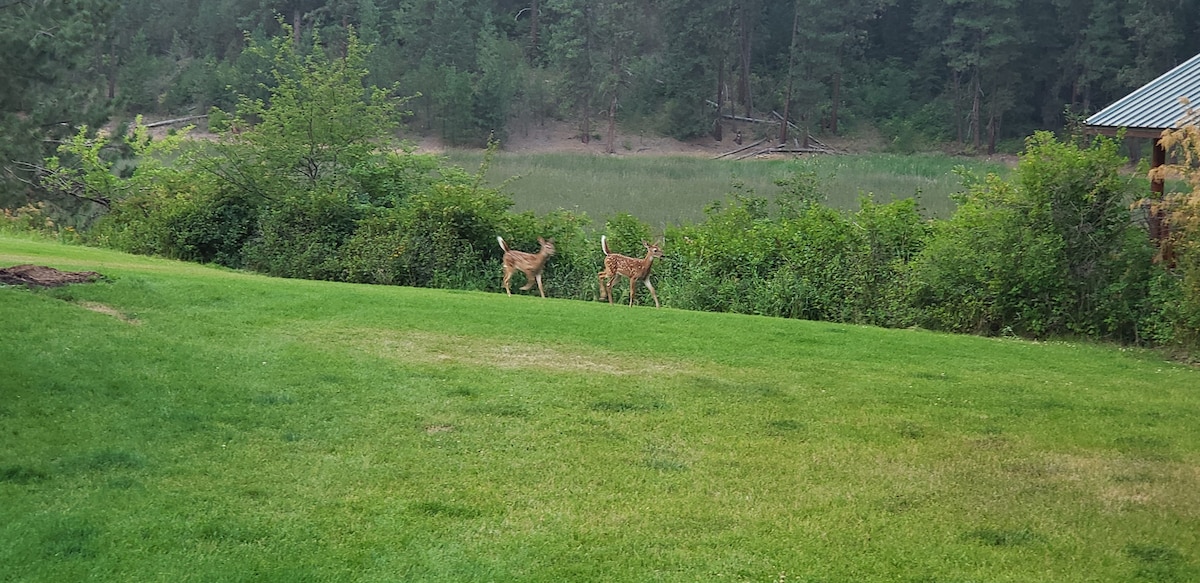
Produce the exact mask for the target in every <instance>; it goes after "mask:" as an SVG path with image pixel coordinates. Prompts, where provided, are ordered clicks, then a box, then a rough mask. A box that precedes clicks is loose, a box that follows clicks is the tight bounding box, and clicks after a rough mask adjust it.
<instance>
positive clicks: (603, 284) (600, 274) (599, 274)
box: [596, 271, 608, 300]
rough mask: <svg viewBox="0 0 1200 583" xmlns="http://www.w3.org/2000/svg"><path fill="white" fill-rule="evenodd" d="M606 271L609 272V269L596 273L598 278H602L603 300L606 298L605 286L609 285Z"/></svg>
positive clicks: (601, 296) (601, 292)
mask: <svg viewBox="0 0 1200 583" xmlns="http://www.w3.org/2000/svg"><path fill="white" fill-rule="evenodd" d="M605 273H608V272H607V271H601V272H600V273H597V274H596V279H599V280H600V299H601V300H603V299H604V298H605V295H604V291H605V288H606V287H607V285H608V279H607V278H605V277H604V274H605Z"/></svg>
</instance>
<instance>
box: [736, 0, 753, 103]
mask: <svg viewBox="0 0 1200 583" xmlns="http://www.w3.org/2000/svg"><path fill="white" fill-rule="evenodd" d="M748 12H749V10H748V9H747V8H746V0H742V1H741V2H738V29H739V30H738V32H739V34H740V37H741V38H740V41H741V43H740V44H741V51H740V53H741V54H740V55H739V57H740V62H739V69H740V71H741V75H740V78H739V79H738V102H740V103H741V104H742V106H743V107H745V108H746V117H754V98H753V95H751V91H750V30H751V29H750V24H749V22H748V21H749V15H748V14H747V13H748Z"/></svg>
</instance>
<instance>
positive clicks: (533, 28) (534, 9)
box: [529, 0, 540, 63]
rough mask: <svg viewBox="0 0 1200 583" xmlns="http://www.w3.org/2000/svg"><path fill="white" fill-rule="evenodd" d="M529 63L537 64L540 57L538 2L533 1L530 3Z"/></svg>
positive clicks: (536, 0)
mask: <svg viewBox="0 0 1200 583" xmlns="http://www.w3.org/2000/svg"><path fill="white" fill-rule="evenodd" d="M529 12H530V14H529V62H530V63H535V62H537V59H538V57H539V54H538V52H539V51H538V12H540V7H539V6H538V0H533V1H532V2H530V3H529Z"/></svg>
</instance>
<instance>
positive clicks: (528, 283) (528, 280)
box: [521, 271, 538, 291]
mask: <svg viewBox="0 0 1200 583" xmlns="http://www.w3.org/2000/svg"><path fill="white" fill-rule="evenodd" d="M524 273H525V285H523V286H521V291H529V290H531V289H533V285H534V284H535V283H538V282H537V281H534V279H533V272H532V271H526V272H524Z"/></svg>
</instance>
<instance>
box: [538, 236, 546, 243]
mask: <svg viewBox="0 0 1200 583" xmlns="http://www.w3.org/2000/svg"><path fill="white" fill-rule="evenodd" d="M545 242H546V240H545V239H543V238H541V237H538V243H545Z"/></svg>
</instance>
